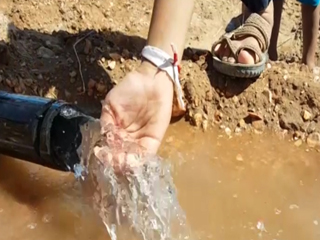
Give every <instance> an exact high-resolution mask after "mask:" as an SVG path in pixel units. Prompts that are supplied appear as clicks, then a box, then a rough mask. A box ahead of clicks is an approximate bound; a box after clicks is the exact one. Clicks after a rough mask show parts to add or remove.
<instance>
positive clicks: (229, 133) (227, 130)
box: [224, 127, 231, 136]
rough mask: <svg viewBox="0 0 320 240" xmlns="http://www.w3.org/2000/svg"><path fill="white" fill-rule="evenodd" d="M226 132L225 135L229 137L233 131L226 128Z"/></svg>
mask: <svg viewBox="0 0 320 240" xmlns="http://www.w3.org/2000/svg"><path fill="white" fill-rule="evenodd" d="M224 131H225V133H226V134H227V135H228V136H230V135H231V129H230V128H228V127H226V128H225V129H224Z"/></svg>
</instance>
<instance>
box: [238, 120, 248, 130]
mask: <svg viewBox="0 0 320 240" xmlns="http://www.w3.org/2000/svg"><path fill="white" fill-rule="evenodd" d="M238 126H239V127H240V128H246V127H247V124H246V122H245V121H244V119H240V121H239V123H238Z"/></svg>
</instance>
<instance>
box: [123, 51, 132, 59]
mask: <svg viewBox="0 0 320 240" xmlns="http://www.w3.org/2000/svg"><path fill="white" fill-rule="evenodd" d="M122 56H123V57H124V58H129V57H130V52H129V51H128V49H123V51H122Z"/></svg>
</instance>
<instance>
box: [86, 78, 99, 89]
mask: <svg viewBox="0 0 320 240" xmlns="http://www.w3.org/2000/svg"><path fill="white" fill-rule="evenodd" d="M96 84H97V82H96V81H95V80H93V79H92V78H90V79H89V82H88V88H89V89H93V88H95V86H96Z"/></svg>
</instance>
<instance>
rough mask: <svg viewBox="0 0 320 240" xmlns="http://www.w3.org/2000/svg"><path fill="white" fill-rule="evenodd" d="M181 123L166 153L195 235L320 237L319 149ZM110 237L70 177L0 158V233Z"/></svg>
mask: <svg viewBox="0 0 320 240" xmlns="http://www.w3.org/2000/svg"><path fill="white" fill-rule="evenodd" d="M220 134H221V133H218V132H207V133H202V132H200V131H198V130H193V129H191V128H190V127H189V126H187V125H186V124H183V123H179V124H176V125H173V126H171V127H170V129H169V131H168V133H167V137H166V140H165V141H164V144H163V147H162V149H161V151H160V153H161V155H162V156H164V157H167V158H169V159H171V161H172V164H173V167H174V171H173V174H174V179H175V183H176V186H177V190H178V196H179V200H180V203H181V205H182V207H183V208H184V209H185V211H186V214H187V217H188V221H189V223H190V225H191V227H192V230H193V232H194V235H195V236H196V238H197V239H213V240H215V239H217V240H220V239H225V240H233V239H239V240H242V239H243V240H251V239H252V240H255V239H266V240H267V239H268V240H269V239H270V240H295V239H297V240H299V239H315V240H316V239H317V240H318V239H320V202H319V200H320V164H319V163H318V162H319V160H320V154H319V153H318V152H315V151H306V149H305V148H304V147H302V146H301V147H296V146H294V145H293V143H290V142H287V141H284V140H279V139H278V138H277V137H275V136H271V135H270V136H269V135H243V136H241V137H233V138H228V137H225V136H224V135H220ZM51 239H52V240H53V239H55V240H56V239H64V240H91V239H92V240H102V239H109V238H108V237H107V231H106V229H105V228H104V225H103V224H102V223H101V222H100V220H99V218H98V217H96V216H95V214H94V213H93V211H92V210H91V208H90V207H89V206H88V205H87V204H86V203H85V202H84V200H83V198H82V196H81V188H80V186H79V184H78V183H77V182H76V181H75V180H74V177H73V176H72V175H70V174H67V173H60V172H56V171H52V170H48V169H44V168H41V167H38V166H36V165H31V164H28V163H24V162H22V161H17V160H13V159H10V158H7V157H1V159H0V240H51Z"/></svg>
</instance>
